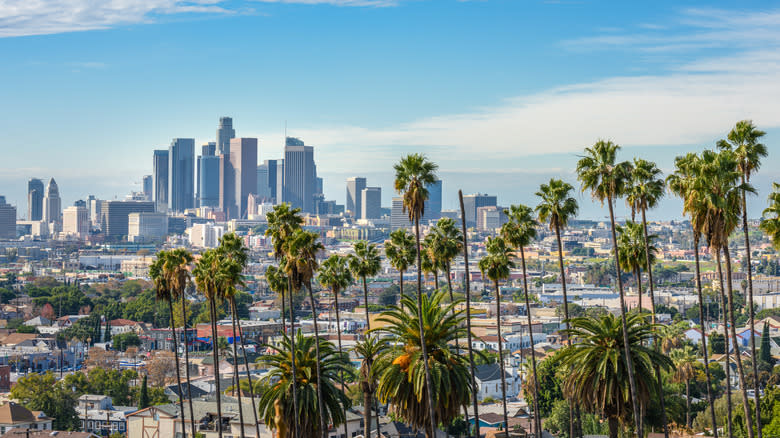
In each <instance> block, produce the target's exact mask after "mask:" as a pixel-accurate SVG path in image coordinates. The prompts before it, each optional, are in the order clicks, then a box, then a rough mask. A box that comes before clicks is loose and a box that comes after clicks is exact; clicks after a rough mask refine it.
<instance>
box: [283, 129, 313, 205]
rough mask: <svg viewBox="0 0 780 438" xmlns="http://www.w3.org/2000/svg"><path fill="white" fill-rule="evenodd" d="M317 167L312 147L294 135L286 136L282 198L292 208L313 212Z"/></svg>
mask: <svg viewBox="0 0 780 438" xmlns="http://www.w3.org/2000/svg"><path fill="white" fill-rule="evenodd" d="M316 191H317V168H316V166H315V164H314V148H313V147H312V146H306V145H304V143H303V141H301V140H300V139H298V138H295V137H287V138H286V140H285V146H284V198H283V199H282V201H283V202H287V203H288V204H290V205H291V206H292V207H293V208H300V209H301V210H302V211H303V212H304V213H315V212H316V206H315V202H314V201H315V197H314V195H315V193H316Z"/></svg>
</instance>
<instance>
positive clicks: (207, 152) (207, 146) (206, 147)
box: [200, 141, 217, 157]
mask: <svg viewBox="0 0 780 438" xmlns="http://www.w3.org/2000/svg"><path fill="white" fill-rule="evenodd" d="M200 154H201V155H203V156H204V157H213V156H214V155H217V142H216V141H210V142H208V143H203V145H202V146H201V147H200Z"/></svg>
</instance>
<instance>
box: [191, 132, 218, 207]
mask: <svg viewBox="0 0 780 438" xmlns="http://www.w3.org/2000/svg"><path fill="white" fill-rule="evenodd" d="M216 150H217V142H215V141H210V142H208V143H204V144H203V145H201V147H200V156H198V159H197V160H195V162H196V163H197V166H196V168H197V169H196V170H195V206H196V207H201V204H200V198H202V197H203V188H202V187H201V185H200V182H201V178H200V159H201V157H213V156H214V155H216ZM217 190H219V188H217ZM204 207H207V206H204Z"/></svg>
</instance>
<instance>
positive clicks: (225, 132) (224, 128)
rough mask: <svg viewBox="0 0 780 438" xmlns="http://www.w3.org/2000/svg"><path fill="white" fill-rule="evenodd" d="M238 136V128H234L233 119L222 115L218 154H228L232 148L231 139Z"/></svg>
mask: <svg viewBox="0 0 780 438" xmlns="http://www.w3.org/2000/svg"><path fill="white" fill-rule="evenodd" d="M233 138H236V130H235V129H233V119H232V118H230V117H220V118H219V127H217V151H216V153H217V154H218V155H224V154H227V153H228V151H229V149H230V140H231V139H233Z"/></svg>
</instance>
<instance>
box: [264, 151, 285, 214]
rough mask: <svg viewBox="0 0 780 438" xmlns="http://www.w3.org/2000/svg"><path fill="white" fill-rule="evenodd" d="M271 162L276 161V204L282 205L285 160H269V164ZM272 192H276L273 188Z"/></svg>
mask: <svg viewBox="0 0 780 438" xmlns="http://www.w3.org/2000/svg"><path fill="white" fill-rule="evenodd" d="M271 161H276V191H275V193H276V194H275V195H274V196H275V198H274V204H280V203H281V202H282V200H283V199H284V158H282V159H281V160H268V162H269V164H270V162H271ZM271 191H272V192H274V190H273V188H272V189H271Z"/></svg>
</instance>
